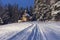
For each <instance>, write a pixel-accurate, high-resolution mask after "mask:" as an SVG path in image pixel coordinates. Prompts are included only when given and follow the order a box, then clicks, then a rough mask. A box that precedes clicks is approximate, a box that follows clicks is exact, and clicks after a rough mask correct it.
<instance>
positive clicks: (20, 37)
mask: <svg viewBox="0 0 60 40" xmlns="http://www.w3.org/2000/svg"><path fill="white" fill-rule="evenodd" d="M0 40H60V22H24V23H13V24H8V25H3V26H0Z"/></svg>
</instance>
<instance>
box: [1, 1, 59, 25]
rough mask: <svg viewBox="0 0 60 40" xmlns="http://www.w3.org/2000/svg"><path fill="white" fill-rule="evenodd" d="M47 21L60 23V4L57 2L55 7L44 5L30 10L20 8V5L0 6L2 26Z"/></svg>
mask: <svg viewBox="0 0 60 40" xmlns="http://www.w3.org/2000/svg"><path fill="white" fill-rule="evenodd" d="M37 4H38V3H37ZM56 4H57V5H56ZM46 20H47V21H49V20H51V21H52V20H53V21H60V6H59V2H56V3H55V4H54V5H47V4H44V3H42V4H40V5H39V4H38V6H37V5H35V6H34V7H32V6H30V8H29V7H26V8H23V7H19V6H18V4H14V5H11V4H8V5H5V6H2V5H1V4H0V24H9V23H17V22H26V21H46Z"/></svg>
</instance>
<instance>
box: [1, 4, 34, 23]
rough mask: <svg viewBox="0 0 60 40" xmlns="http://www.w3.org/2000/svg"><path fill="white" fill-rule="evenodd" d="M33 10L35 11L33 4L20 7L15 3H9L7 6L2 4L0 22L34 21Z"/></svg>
mask: <svg viewBox="0 0 60 40" xmlns="http://www.w3.org/2000/svg"><path fill="white" fill-rule="evenodd" d="M32 11H33V7H32V6H31V7H30V8H28V7H26V8H23V7H20V8H18V4H15V5H11V4H8V5H5V6H1V5H0V24H8V23H16V22H18V21H19V20H23V21H30V20H31V21H33V19H32V16H33V14H32ZM24 18H25V19H24Z"/></svg>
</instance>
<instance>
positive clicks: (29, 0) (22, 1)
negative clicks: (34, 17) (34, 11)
mask: <svg viewBox="0 0 60 40" xmlns="http://www.w3.org/2000/svg"><path fill="white" fill-rule="evenodd" d="M1 1H2V3H3V5H5V4H8V3H10V4H15V3H17V4H18V5H19V6H23V7H27V6H28V7H30V6H33V4H34V0H1Z"/></svg>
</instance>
